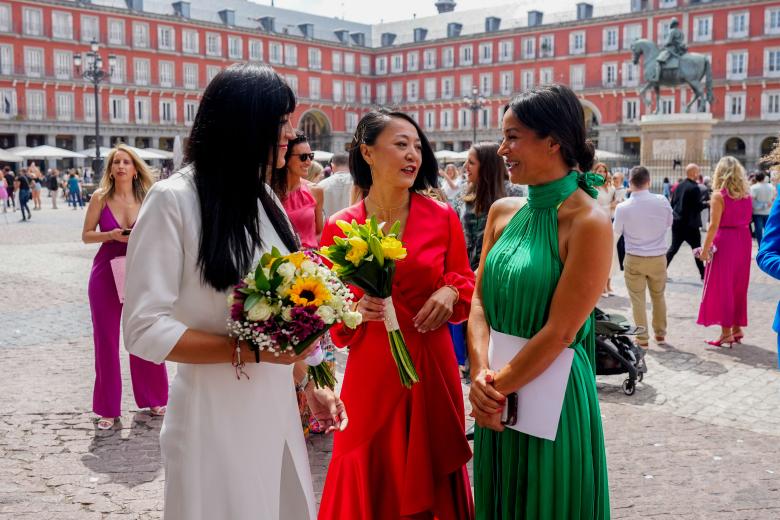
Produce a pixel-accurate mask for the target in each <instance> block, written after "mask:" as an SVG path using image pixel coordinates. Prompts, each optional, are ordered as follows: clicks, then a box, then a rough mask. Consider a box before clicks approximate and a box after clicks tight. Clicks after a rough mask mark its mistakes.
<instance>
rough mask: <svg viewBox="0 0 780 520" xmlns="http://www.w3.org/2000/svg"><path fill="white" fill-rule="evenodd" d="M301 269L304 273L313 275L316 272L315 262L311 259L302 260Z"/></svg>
mask: <svg viewBox="0 0 780 520" xmlns="http://www.w3.org/2000/svg"><path fill="white" fill-rule="evenodd" d="M301 271H303V273H304V274H307V275H309V276H313V275H314V273H316V272H317V264H315V263H314V262H312V261H311V260H304V261H303V262H301Z"/></svg>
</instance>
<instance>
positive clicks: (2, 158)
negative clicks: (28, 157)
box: [0, 149, 24, 163]
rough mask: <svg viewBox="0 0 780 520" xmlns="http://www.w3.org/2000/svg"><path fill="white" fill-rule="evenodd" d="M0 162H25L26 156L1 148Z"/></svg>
mask: <svg viewBox="0 0 780 520" xmlns="http://www.w3.org/2000/svg"><path fill="white" fill-rule="evenodd" d="M0 162H9V163H18V162H24V157H22V156H21V155H16V154H13V153H9V152H8V150H2V149H0Z"/></svg>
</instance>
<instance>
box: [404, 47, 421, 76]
mask: <svg viewBox="0 0 780 520" xmlns="http://www.w3.org/2000/svg"><path fill="white" fill-rule="evenodd" d="M419 69H420V53H419V52H417V51H413V52H407V53H406V70H408V71H409V72H416V71H417V70H419Z"/></svg>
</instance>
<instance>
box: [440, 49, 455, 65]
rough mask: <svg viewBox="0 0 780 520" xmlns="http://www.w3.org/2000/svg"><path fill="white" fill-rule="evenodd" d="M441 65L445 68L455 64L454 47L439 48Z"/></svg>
mask: <svg viewBox="0 0 780 520" xmlns="http://www.w3.org/2000/svg"><path fill="white" fill-rule="evenodd" d="M441 66H442V67H446V68H448V69H449V68H452V67H454V66H455V48H454V47H444V48H443V49H442V50H441Z"/></svg>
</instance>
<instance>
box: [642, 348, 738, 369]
mask: <svg viewBox="0 0 780 520" xmlns="http://www.w3.org/2000/svg"><path fill="white" fill-rule="evenodd" d="M647 355H648V356H649V357H651V358H652V359H654V360H655V361H657V362H658V363H660V364H661V365H663V366H664V367H665V368H668V369H669V370H675V371H677V372H688V371H690V372H693V373H695V374H701V375H704V376H719V375H721V374H725V373H726V372H728V369H727V368H726V367H725V366H723V365H722V364H720V363H717V362H715V361H707V360H705V359H702V358H700V357H699V356H697V355H696V354H693V353H691V352H685V351H682V350H678V349H676V348H675V347H674V345H671V344H669V343H665V344H663V345H657V346H656V345H653V348H652V349H650V351H649V352H648V353H647Z"/></svg>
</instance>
